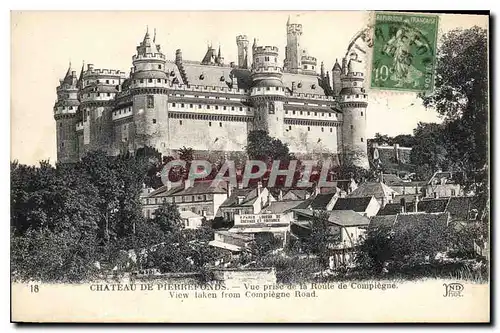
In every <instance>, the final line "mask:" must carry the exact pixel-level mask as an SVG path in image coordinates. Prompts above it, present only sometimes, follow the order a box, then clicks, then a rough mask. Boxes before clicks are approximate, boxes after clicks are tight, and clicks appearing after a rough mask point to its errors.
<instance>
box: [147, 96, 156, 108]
mask: <svg viewBox="0 0 500 333" xmlns="http://www.w3.org/2000/svg"><path fill="white" fill-rule="evenodd" d="M146 100H147V101H146V104H147V107H148V108H154V107H155V99H154V96H153V95H148V96H147V98H146Z"/></svg>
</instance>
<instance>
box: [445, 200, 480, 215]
mask: <svg viewBox="0 0 500 333" xmlns="http://www.w3.org/2000/svg"><path fill="white" fill-rule="evenodd" d="M473 209H476V210H477V212H478V216H479V213H481V208H480V206H479V204H478V202H477V200H476V198H474V197H451V198H450V200H449V202H448V206H446V211H447V212H449V213H450V216H451V218H452V219H460V220H468V219H470V218H471V217H472V218H473V217H474V216H471V214H472V213H471V211H472V210H473Z"/></svg>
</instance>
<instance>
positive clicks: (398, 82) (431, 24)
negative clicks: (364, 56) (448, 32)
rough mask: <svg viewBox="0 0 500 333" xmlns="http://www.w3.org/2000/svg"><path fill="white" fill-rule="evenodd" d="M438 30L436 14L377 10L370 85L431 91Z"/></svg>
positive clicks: (392, 88)
mask: <svg viewBox="0 0 500 333" xmlns="http://www.w3.org/2000/svg"><path fill="white" fill-rule="evenodd" d="M437 31H438V16H437V15H426V14H413V13H390V12H376V13H375V26H374V42H373V58H372V74H371V87H372V88H379V89H390V90H402V91H415V92H428V91H432V89H433V87H434V73H435V72H434V69H435V65H436V40H437Z"/></svg>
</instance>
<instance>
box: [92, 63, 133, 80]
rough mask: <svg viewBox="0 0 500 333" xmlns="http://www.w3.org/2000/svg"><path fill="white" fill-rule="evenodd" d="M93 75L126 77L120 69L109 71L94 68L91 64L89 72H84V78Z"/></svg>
mask: <svg viewBox="0 0 500 333" xmlns="http://www.w3.org/2000/svg"><path fill="white" fill-rule="evenodd" d="M91 75H113V76H120V77H126V74H125V72H122V71H120V70H119V69H107V68H102V69H99V68H94V65H91V64H89V65H88V66H87V70H86V71H85V72H83V77H86V76H91Z"/></svg>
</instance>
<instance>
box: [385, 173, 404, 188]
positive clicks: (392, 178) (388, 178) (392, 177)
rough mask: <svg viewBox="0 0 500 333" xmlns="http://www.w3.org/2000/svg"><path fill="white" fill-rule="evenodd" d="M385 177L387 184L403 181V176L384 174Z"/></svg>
mask: <svg viewBox="0 0 500 333" xmlns="http://www.w3.org/2000/svg"><path fill="white" fill-rule="evenodd" d="M383 178H384V183H385V184H387V185H391V184H393V183H401V182H403V180H402V179H401V178H399V177H398V176H396V175H393V174H383Z"/></svg>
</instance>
